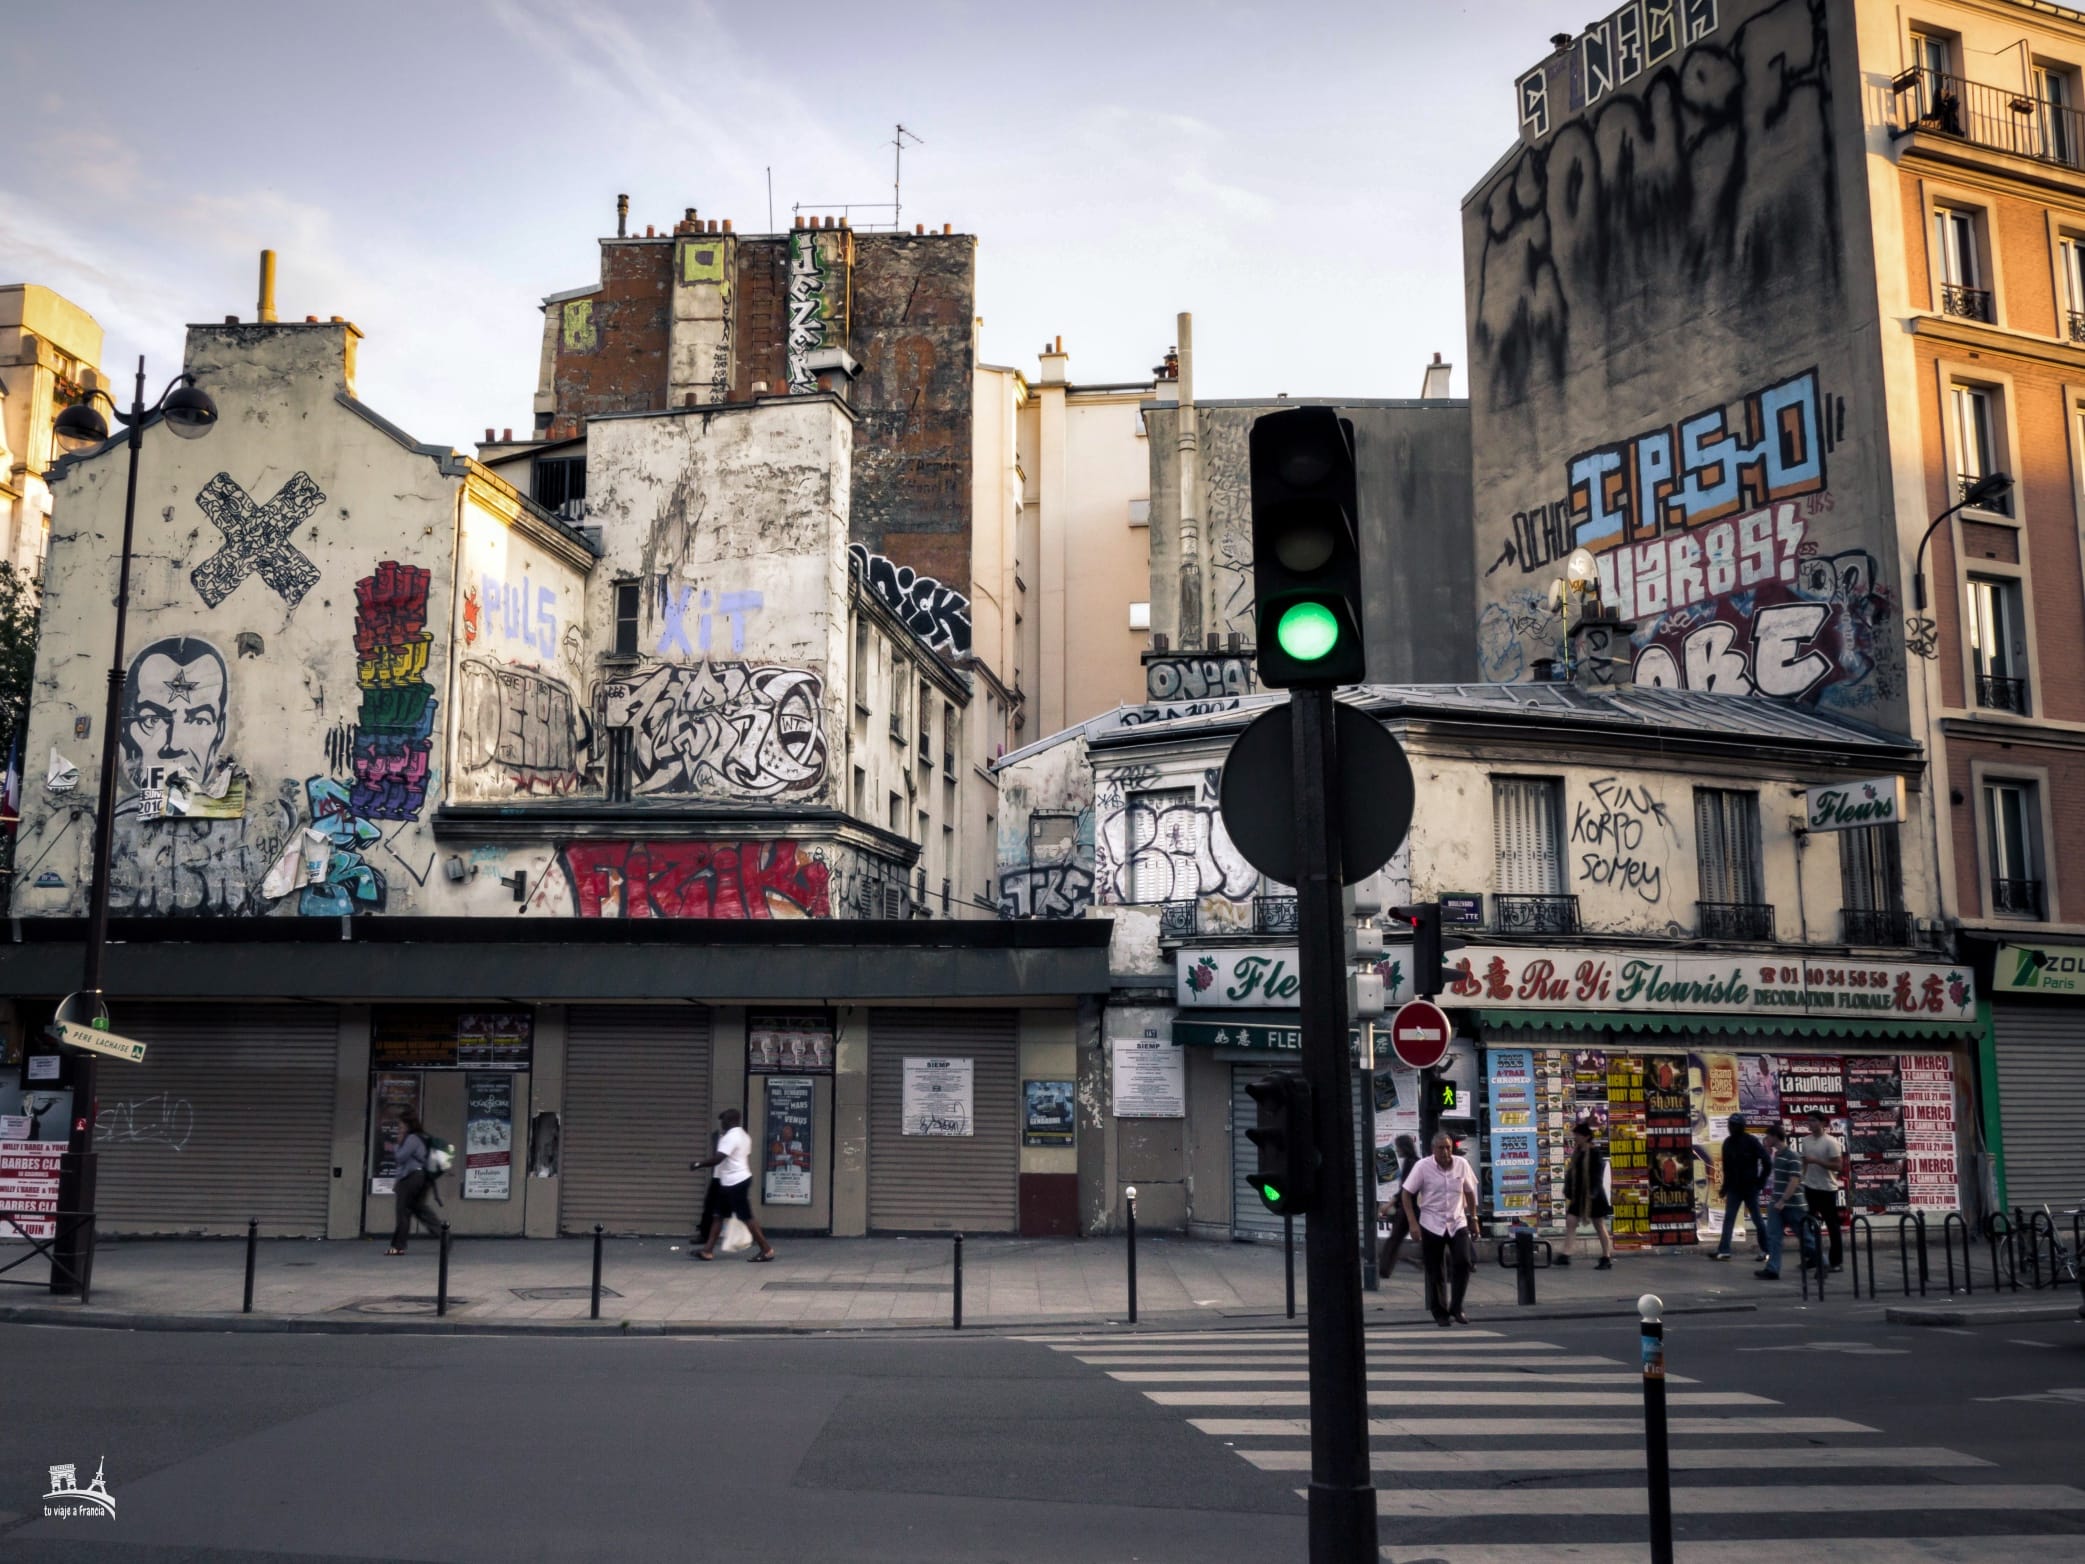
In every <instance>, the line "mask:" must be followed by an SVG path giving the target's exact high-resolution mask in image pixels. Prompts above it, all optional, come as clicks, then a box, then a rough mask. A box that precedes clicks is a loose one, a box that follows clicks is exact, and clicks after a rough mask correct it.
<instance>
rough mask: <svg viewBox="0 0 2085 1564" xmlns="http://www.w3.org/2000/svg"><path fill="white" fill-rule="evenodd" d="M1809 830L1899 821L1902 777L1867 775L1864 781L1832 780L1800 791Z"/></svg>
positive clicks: (1901, 820) (1893, 823)
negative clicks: (1803, 791)
mask: <svg viewBox="0 0 2085 1564" xmlns="http://www.w3.org/2000/svg"><path fill="white" fill-rule="evenodd" d="M1803 798H1804V800H1805V806H1806V807H1805V813H1806V814H1807V815H1808V817H1809V826H1810V829H1811V830H1813V831H1856V830H1859V829H1860V828H1861V827H1862V826H1864V825H1901V824H1902V823H1903V821H1904V779H1903V778H1902V777H1870V778H1869V779H1868V780H1866V781H1864V782H1834V783H1832V784H1831V785H1830V786H1828V787H1813V788H1811V789H1810V790H1809V791H1808V792H1806V793H1805V794H1804V795H1803Z"/></svg>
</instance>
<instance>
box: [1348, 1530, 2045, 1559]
mask: <svg viewBox="0 0 2085 1564" xmlns="http://www.w3.org/2000/svg"><path fill="white" fill-rule="evenodd" d="M2061 1540H2062V1539H2061V1537H2049V1536H2032V1537H2025V1536H2015V1537H1833V1538H1830V1539H1829V1540H1828V1541H1824V1542H1819V1543H1812V1544H1810V1545H1809V1546H1808V1551H1809V1552H1811V1553H1815V1554H1817V1555H1819V1556H1821V1557H1829V1558H1830V1559H1831V1560H1832V1564H2019V1561H2020V1560H2021V1559H2023V1558H2032V1557H2035V1556H2036V1555H2038V1554H2042V1553H2046V1552H2048V1551H2049V1544H2050V1543H2051V1542H2057V1541H2061ZM1800 1546H1802V1544H1800V1543H1763V1542H1757V1541H1716V1542H1681V1543H1680V1544H1679V1545H1678V1547H1677V1550H1676V1554H1675V1556H1676V1558H1677V1561H1678V1564H1758V1560H1759V1559H1760V1557H1761V1555H1762V1554H1767V1553H1772V1552H1776V1551H1787V1550H1789V1549H1791V1548H1794V1547H1800ZM1382 1555H1383V1564H1643V1561H1644V1545H1643V1544H1642V1543H1640V1542H1639V1543H1611V1542H1505V1543H1489V1544H1487V1543H1435V1542H1426V1543H1401V1544H1400V1543H1392V1544H1389V1545H1387V1546H1385V1547H1384V1548H1383V1549H1382Z"/></svg>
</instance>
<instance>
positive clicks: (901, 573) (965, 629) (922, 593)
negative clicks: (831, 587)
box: [847, 543, 970, 656]
mask: <svg viewBox="0 0 2085 1564" xmlns="http://www.w3.org/2000/svg"><path fill="white" fill-rule="evenodd" d="M847 553H848V555H849V557H850V558H852V559H853V561H854V565H855V568H856V569H857V570H859V571H860V572H861V577H862V581H863V582H864V584H866V585H867V587H868V589H869V590H870V591H871V592H873V593H874V594H875V595H876V599H877V601H879V602H880V603H882V604H883V606H884V607H885V608H888V609H889V610H890V611H891V612H892V613H894V614H896V615H897V616H898V617H899V618H900V619H902V620H904V621H905V628H906V629H908V630H910V631H911V632H912V633H913V634H914V635H916V636H918V637H919V638H920V639H921V640H922V641H924V642H926V643H927V645H929V646H931V647H933V648H934V649H935V650H936V651H950V652H954V653H956V654H957V655H959V656H960V655H962V654H963V653H965V652H968V651H969V650H970V599H969V598H967V597H965V596H964V595H963V594H962V593H960V592H958V591H957V590H956V589H955V588H954V587H951V586H943V585H942V584H941V583H940V582H939V581H936V580H935V579H934V578H933V577H932V576H923V575H921V574H919V572H917V571H916V570H914V569H913V568H912V567H911V566H909V565H899V564H895V563H893V562H892V561H890V560H888V559H886V558H884V557H883V555H881V554H872V553H870V552H869V551H868V549H867V548H865V547H863V546H862V545H861V544H859V543H850V544H849V545H848V546H847Z"/></svg>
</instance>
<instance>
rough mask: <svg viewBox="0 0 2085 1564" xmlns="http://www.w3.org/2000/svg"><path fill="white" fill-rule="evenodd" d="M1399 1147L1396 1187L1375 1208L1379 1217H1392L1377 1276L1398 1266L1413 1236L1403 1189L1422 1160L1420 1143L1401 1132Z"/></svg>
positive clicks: (1389, 1272)
mask: <svg viewBox="0 0 2085 1564" xmlns="http://www.w3.org/2000/svg"><path fill="white" fill-rule="evenodd" d="M1395 1144H1396V1147H1397V1188H1396V1189H1395V1190H1392V1191H1391V1193H1390V1199H1389V1201H1388V1202H1387V1203H1386V1204H1384V1205H1381V1206H1378V1207H1377V1208H1376V1215H1377V1216H1379V1217H1380V1216H1387V1217H1389V1218H1390V1236H1389V1237H1388V1238H1386V1239H1384V1240H1383V1261H1382V1264H1380V1265H1378V1266H1377V1267H1376V1274H1377V1275H1378V1276H1385V1277H1387V1276H1389V1275H1390V1274H1391V1273H1392V1272H1394V1271H1395V1270H1396V1269H1397V1255H1398V1251H1399V1250H1401V1249H1403V1248H1404V1241H1405V1240H1406V1239H1407V1238H1409V1237H1411V1235H1412V1224H1411V1223H1410V1222H1409V1221H1407V1220H1406V1219H1405V1214H1404V1200H1403V1199H1402V1198H1401V1192H1402V1191H1403V1189H1404V1181H1405V1180H1406V1179H1408V1178H1410V1177H1411V1176H1412V1169H1413V1167H1414V1166H1416V1165H1417V1164H1418V1161H1419V1142H1418V1141H1416V1140H1414V1139H1413V1138H1412V1137H1411V1136H1409V1135H1400V1136H1398V1137H1397V1140H1396V1143H1395Z"/></svg>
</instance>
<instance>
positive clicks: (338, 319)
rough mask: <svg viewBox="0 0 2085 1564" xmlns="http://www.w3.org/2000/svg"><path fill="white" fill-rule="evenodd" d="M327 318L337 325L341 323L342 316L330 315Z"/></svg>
mask: <svg viewBox="0 0 2085 1564" xmlns="http://www.w3.org/2000/svg"><path fill="white" fill-rule="evenodd" d="M326 319H328V320H330V321H331V322H333V324H334V325H336V326H337V325H339V324H340V317H339V316H338V315H328V316H327V317H326Z"/></svg>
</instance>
